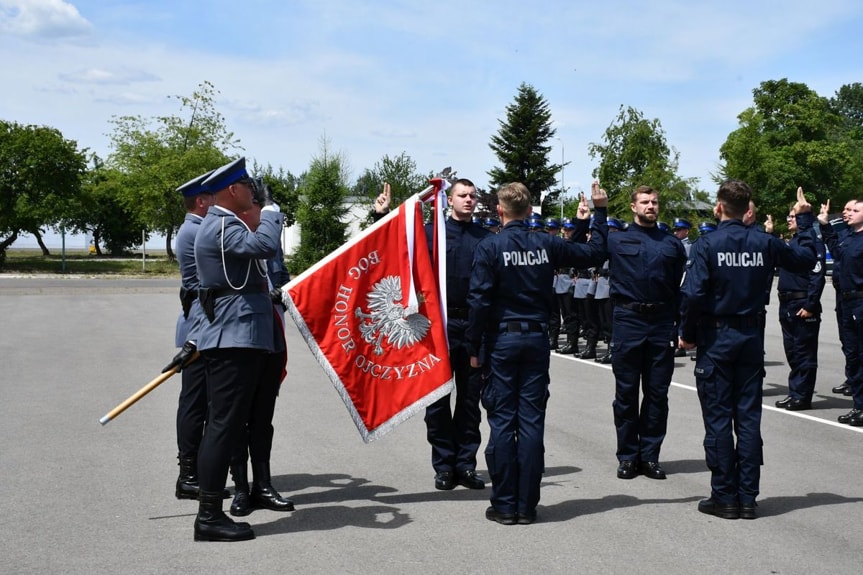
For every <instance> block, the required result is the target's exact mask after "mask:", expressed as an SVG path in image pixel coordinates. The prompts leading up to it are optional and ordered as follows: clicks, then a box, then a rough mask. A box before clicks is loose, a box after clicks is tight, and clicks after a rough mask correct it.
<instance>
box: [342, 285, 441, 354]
mask: <svg viewBox="0 0 863 575" xmlns="http://www.w3.org/2000/svg"><path fill="white" fill-rule="evenodd" d="M366 297H367V299H368V302H369V313H364V312H363V310H362V308H359V307H358V308H357V309H356V310H355V311H354V315H355V316H357V317H358V318H360V319H361V322H360V324H359V328H360V333H361V334H362V336H363V340H365V341H366V343H374V345H375V354H376V355H383V353H384V349H383V347H381V342H383V339H384V338H387V343H389V344H390V345H392V346H394V347H395V348H396V349H401V348H403V347H410V346H412V345H414V344H415V343H417V342H418V341H421V340H422V339H423V338H424V337H425V336H426V334H427V333H428V331H429V327H431V321H429V319H428V318H427V317H425V316H424V315H422V314H420V313H418V311H419V309H418V306H416V305H411V306H408V307H405V306H403V305H402V304H400V303H398V302H400V301H401V299H402V282H401V278H399V276H387V277H385V278H383V279H382V280H381V281H379V282H378V283H376V284H375V285H374V287H373V288H372V291H371V292H369V293H368V295H367V296H366Z"/></svg>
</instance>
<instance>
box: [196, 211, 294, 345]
mask: <svg viewBox="0 0 863 575" xmlns="http://www.w3.org/2000/svg"><path fill="white" fill-rule="evenodd" d="M281 231H282V214H280V213H278V212H275V211H271V210H262V211H261V224H260V225H259V226H258V229H257V230H256V231H254V232H252V231H251V230H249V228H248V227H246V224H244V223H243V222H242V220H240V219H239V218H238V217H237V216H236V215H234V213H233V212H231V211H229V210H226V209H224V208H220V207H219V206H212V207H211V208H210V209H209V211H208V212H207V217H205V218H204V221H203V222H201V229H200V230H199V231H198V235H197V237H196V238H195V261H196V262H197V266H198V281H199V282H200V287H201V288H209V289H214V290H217V292H219V294H220V295H219V297H217V298H216V305H215V316H216V317H215V320H214V321H213V322H210V321H209V320H208V319H207V318H206V317H205V318H204V319H203V320H202V321H200V322H199V326H200V328H199V329H198V333H197V337H198V340H197V343H198V350H207V349H213V348H254V349H262V350H266V351H269V352H271V353H272V352H274V351H275V331H274V329H275V326H274V325H273V302H272V300H271V299H270V292H269V289H268V287H267V268H266V265H265V262H263V261H260V260H266V259H267V258H271V257H273V256H274V255H276V253H277V252H278V248H279V242H280V241H281Z"/></svg>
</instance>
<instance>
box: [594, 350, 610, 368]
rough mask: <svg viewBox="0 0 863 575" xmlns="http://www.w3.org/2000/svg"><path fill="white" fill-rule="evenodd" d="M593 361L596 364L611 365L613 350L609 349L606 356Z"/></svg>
mask: <svg viewBox="0 0 863 575" xmlns="http://www.w3.org/2000/svg"><path fill="white" fill-rule="evenodd" d="M593 361H595V362H596V363H602V364H606V365H607V364H609V363H611V348H609V349H608V351H606V352H605V355H603V356H601V357H597V358H596V359H594V360H593Z"/></svg>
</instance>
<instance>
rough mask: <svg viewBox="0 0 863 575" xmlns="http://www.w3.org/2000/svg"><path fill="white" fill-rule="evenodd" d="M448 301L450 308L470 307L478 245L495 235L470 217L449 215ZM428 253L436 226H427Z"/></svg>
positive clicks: (447, 244) (447, 229)
mask: <svg viewBox="0 0 863 575" xmlns="http://www.w3.org/2000/svg"><path fill="white" fill-rule="evenodd" d="M445 227H446V304H447V307H449V308H467V292H468V289H469V287H470V273H471V266H472V264H473V255H474V253H475V252H476V246H477V245H478V244H479V242H480V241H482V240H483V239H484V238H487V237H488V236H492V235H494V234H493V233H492V232H490V231H488V230H487V229H485V228H484V227H482V226H479V225H477V224H475V223H473V222H471V221H467V222H463V221H460V220H454V219H453V218H452V217H449V218H447V219H446V224H445ZM425 230H426V238H427V239H428V246H429V253H434V227H433V224H428V225H426V227H425Z"/></svg>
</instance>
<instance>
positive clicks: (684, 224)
mask: <svg viewBox="0 0 863 575" xmlns="http://www.w3.org/2000/svg"><path fill="white" fill-rule="evenodd" d="M691 227H692V224H690V223H689V222H688V221H686V220H684V219H683V218H674V228H675V229H680V228H685V229H687V230H688V229H690V228H691Z"/></svg>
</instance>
